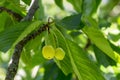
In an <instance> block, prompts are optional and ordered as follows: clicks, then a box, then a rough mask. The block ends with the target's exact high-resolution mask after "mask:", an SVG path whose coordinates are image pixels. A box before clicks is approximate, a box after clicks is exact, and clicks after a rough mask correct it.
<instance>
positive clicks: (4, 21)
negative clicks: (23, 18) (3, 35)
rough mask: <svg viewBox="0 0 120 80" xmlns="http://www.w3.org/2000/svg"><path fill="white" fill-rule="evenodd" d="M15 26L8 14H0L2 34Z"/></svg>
mask: <svg viewBox="0 0 120 80" xmlns="http://www.w3.org/2000/svg"><path fill="white" fill-rule="evenodd" d="M13 24H15V22H14V20H13V19H12V17H11V16H10V15H9V14H8V13H7V12H2V13H0V32H1V31H3V30H4V29H5V28H7V27H10V26H11V25H13Z"/></svg>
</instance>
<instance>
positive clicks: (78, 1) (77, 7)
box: [67, 0, 83, 13]
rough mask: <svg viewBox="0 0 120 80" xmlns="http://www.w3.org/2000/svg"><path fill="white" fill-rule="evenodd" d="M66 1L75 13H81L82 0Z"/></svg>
mask: <svg viewBox="0 0 120 80" xmlns="http://www.w3.org/2000/svg"><path fill="white" fill-rule="evenodd" d="M67 1H68V2H70V3H71V4H72V5H73V7H74V9H75V10H76V11H77V12H79V13H81V12H82V3H83V1H82V0H67Z"/></svg>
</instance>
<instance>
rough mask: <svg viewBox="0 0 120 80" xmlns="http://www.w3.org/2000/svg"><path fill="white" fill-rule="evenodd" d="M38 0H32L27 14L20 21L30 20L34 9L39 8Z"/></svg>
mask: <svg viewBox="0 0 120 80" xmlns="http://www.w3.org/2000/svg"><path fill="white" fill-rule="evenodd" d="M38 3H39V0H34V2H33V5H32V6H31V7H30V9H29V11H28V14H27V15H26V17H25V18H23V20H22V21H30V20H32V17H33V15H34V14H35V12H36V10H37V9H38V8H39V5H38Z"/></svg>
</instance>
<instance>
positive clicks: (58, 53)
mask: <svg viewBox="0 0 120 80" xmlns="http://www.w3.org/2000/svg"><path fill="white" fill-rule="evenodd" d="M64 57H65V52H64V50H63V49H62V48H57V49H56V50H55V58H56V59H57V60H63V58H64Z"/></svg>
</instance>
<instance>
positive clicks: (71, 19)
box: [56, 14, 83, 30]
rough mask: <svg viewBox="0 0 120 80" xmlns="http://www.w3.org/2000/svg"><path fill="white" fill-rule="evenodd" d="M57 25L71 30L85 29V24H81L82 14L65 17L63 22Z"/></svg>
mask: <svg viewBox="0 0 120 80" xmlns="http://www.w3.org/2000/svg"><path fill="white" fill-rule="evenodd" d="M56 25H58V26H62V27H64V28H66V29H69V30H75V29H81V28H83V23H82V22H81V14H76V15H72V16H68V17H65V18H64V19H62V20H61V21H59V22H56Z"/></svg>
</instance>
